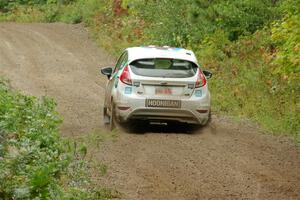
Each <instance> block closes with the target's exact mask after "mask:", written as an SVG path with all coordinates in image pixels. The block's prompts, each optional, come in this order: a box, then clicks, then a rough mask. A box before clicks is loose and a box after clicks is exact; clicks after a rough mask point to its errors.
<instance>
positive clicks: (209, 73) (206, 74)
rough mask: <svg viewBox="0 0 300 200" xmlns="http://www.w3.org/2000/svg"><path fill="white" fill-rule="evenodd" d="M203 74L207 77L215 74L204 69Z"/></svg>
mask: <svg viewBox="0 0 300 200" xmlns="http://www.w3.org/2000/svg"><path fill="white" fill-rule="evenodd" d="M203 74H204V76H205V77H206V78H207V79H210V78H211V77H212V75H213V74H212V73H211V72H210V71H207V70H203Z"/></svg>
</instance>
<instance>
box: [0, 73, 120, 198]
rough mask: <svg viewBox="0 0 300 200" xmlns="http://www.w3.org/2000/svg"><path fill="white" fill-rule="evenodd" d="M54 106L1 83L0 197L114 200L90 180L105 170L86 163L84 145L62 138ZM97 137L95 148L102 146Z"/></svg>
mask: <svg viewBox="0 0 300 200" xmlns="http://www.w3.org/2000/svg"><path fill="white" fill-rule="evenodd" d="M55 107H56V103H55V102H54V101H53V100H51V99H49V98H47V97H43V98H36V97H32V96H25V95H22V94H20V93H19V92H16V91H14V90H12V89H11V88H10V86H9V85H8V83H7V81H5V80H2V79H1V80H0V199H3V200H6V199H75V200H76V199H78V200H79V199H112V198H119V197H120V193H118V192H117V191H115V190H113V189H108V188H105V187H103V186H101V185H99V183H98V182H97V181H95V180H94V177H95V174H93V171H98V173H97V174H96V177H97V176H98V177H99V176H104V175H105V174H106V172H107V170H108V168H107V166H105V165H103V164H100V165H99V163H98V164H97V165H96V163H92V162H90V161H89V160H87V158H86V155H87V154H88V151H89V148H87V146H85V145H90V141H87V143H86V144H84V143H81V142H78V141H76V142H75V141H71V140H70V139H66V138H62V137H61V136H60V134H59V125H60V124H61V122H62V119H61V117H60V115H59V114H58V113H57V112H56V110H55ZM104 140H105V138H104V139H101V140H99V141H98V143H97V145H100V142H101V141H104Z"/></svg>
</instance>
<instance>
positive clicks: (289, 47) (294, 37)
mask: <svg viewBox="0 0 300 200" xmlns="http://www.w3.org/2000/svg"><path fill="white" fill-rule="evenodd" d="M292 5H293V4H292ZM297 8H298V9H295V8H294V7H293V6H291V8H286V7H285V11H287V13H289V14H286V16H285V17H284V18H283V19H282V20H280V21H277V22H276V23H274V24H273V28H272V39H273V41H274V42H275V44H276V45H277V47H278V52H277V54H276V58H275V61H274V63H275V64H277V67H276V70H275V72H276V73H278V74H280V75H286V76H291V78H299V73H300V67H299V66H300V1H298V7H297ZM295 76H298V77H295ZM298 81H299V80H298Z"/></svg>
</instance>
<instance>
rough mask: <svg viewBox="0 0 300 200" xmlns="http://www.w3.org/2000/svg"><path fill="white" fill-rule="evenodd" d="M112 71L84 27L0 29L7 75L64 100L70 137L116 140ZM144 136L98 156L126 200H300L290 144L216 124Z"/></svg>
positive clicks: (297, 151) (298, 165)
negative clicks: (106, 125)
mask: <svg viewBox="0 0 300 200" xmlns="http://www.w3.org/2000/svg"><path fill="white" fill-rule="evenodd" d="M112 63H113V59H112V58H111V57H110V56H109V54H107V53H106V51H105V50H103V49H100V48H98V47H97V46H96V45H95V42H93V40H92V39H91V38H90V37H89V33H88V31H87V30H86V29H85V28H84V27H83V26H82V25H66V24H60V23H55V24H14V23H0V75H4V76H5V77H6V78H8V79H10V80H11V83H12V85H13V87H15V88H17V89H19V90H21V91H22V92H24V93H26V94H31V95H36V96H44V95H47V96H50V97H53V98H54V99H56V101H57V103H58V111H59V112H60V113H61V114H62V116H63V117H64V123H63V125H62V127H61V129H62V134H63V135H64V136H65V137H83V136H84V135H85V134H87V133H90V132H99V134H109V133H106V132H105V131H102V130H103V125H102V117H101V116H102V113H101V112H102V104H103V98H104V87H105V82H106V78H105V77H104V76H101V75H100V73H99V68H100V66H106V65H112ZM212 95H213V94H212ZM138 129H140V131H139V133H132V132H130V131H128V130H127V131H124V130H123V129H120V130H119V131H118V132H119V133H118V135H119V136H118V137H117V139H116V140H107V141H106V142H104V144H103V145H102V146H101V148H100V149H96V150H94V151H93V152H95V155H94V159H95V160H96V162H102V163H105V164H107V165H108V167H109V171H108V174H107V175H106V176H104V177H102V178H101V179H100V180H99V181H101V182H102V183H103V184H105V185H107V186H109V187H113V188H116V189H117V190H118V191H120V192H121V193H123V195H122V198H123V199H130V200H131V199H143V200H144V199H145V200H147V199H162V200H168V199H170V200H171V199H172V200H173V199H174V200H175V199H176V200H177V199H178V200H181V199H186V200H196V199H261V200H266V199H272V200H276V199H278V200H283V199H284V200H285V199H295V200H296V199H297V200H298V199H300V147H299V145H297V144H295V143H294V142H293V141H292V140H291V139H289V138H287V137H279V136H272V135H269V134H263V133H262V131H260V129H259V128H257V127H256V126H254V125H253V124H251V123H249V122H248V121H240V122H234V121H233V120H230V119H229V118H226V117H216V116H213V122H212V123H211V125H210V126H207V127H205V128H202V129H199V130H197V131H194V132H192V133H190V132H189V131H187V130H186V129H185V128H184V127H182V126H181V125H174V126H173V127H171V128H170V127H165V126H148V127H138Z"/></svg>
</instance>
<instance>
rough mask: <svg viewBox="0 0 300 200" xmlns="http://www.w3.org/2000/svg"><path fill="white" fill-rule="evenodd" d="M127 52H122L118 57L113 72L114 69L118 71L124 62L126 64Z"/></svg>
mask: <svg viewBox="0 0 300 200" xmlns="http://www.w3.org/2000/svg"><path fill="white" fill-rule="evenodd" d="M127 57H128V56H127V52H124V53H123V54H122V55H121V56H120V58H119V60H118V62H117V64H116V66H115V69H114V71H113V73H115V72H116V71H119V69H120V68H122V67H123V66H124V65H125V64H126V62H127Z"/></svg>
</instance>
